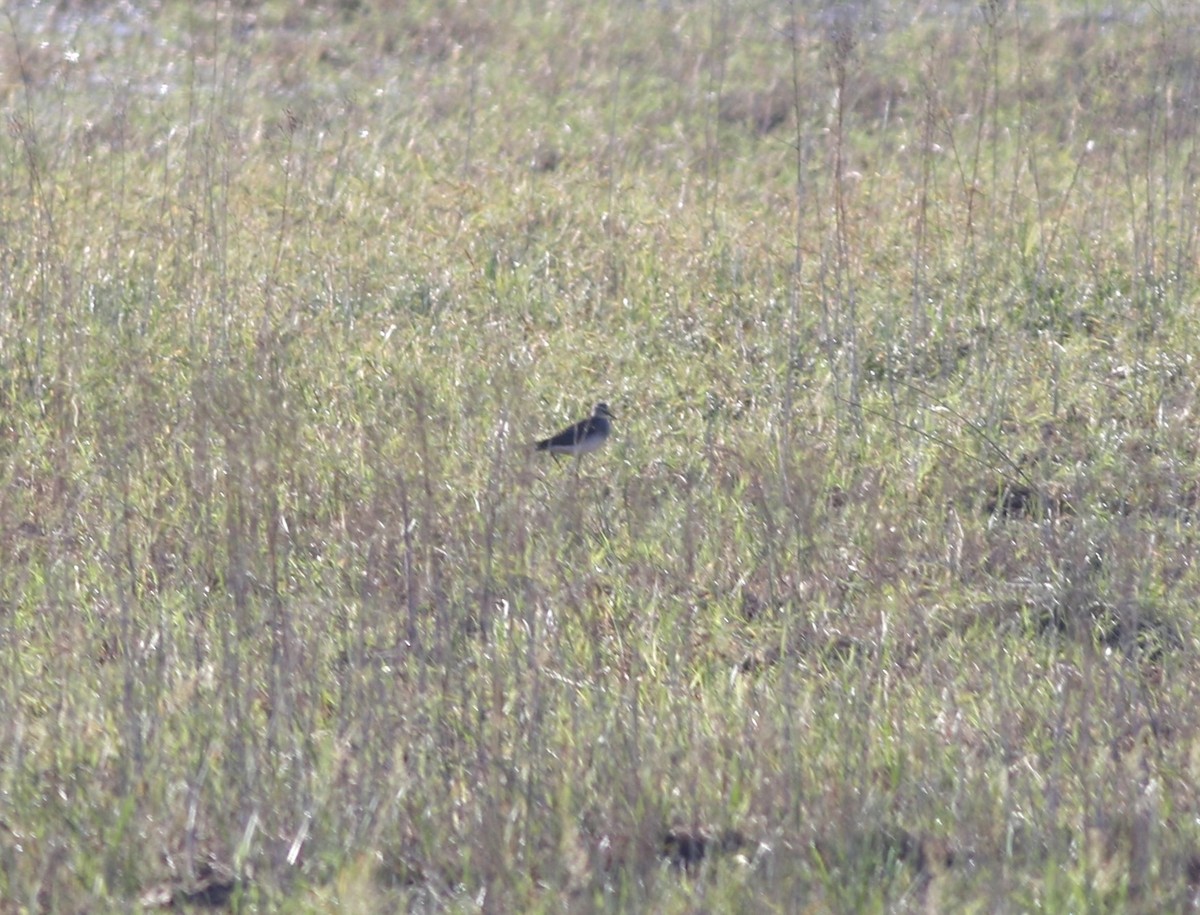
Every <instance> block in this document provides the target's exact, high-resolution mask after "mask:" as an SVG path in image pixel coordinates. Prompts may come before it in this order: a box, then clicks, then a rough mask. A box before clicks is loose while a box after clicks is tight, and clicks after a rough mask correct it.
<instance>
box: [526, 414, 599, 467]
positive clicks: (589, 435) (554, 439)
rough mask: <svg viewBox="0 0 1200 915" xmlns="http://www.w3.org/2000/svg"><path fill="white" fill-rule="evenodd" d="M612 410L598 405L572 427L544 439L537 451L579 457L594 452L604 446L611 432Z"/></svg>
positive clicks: (538, 444)
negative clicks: (590, 413) (585, 417)
mask: <svg viewBox="0 0 1200 915" xmlns="http://www.w3.org/2000/svg"><path fill="white" fill-rule="evenodd" d="M612 418H613V415H612V410H610V409H609V408H608V404H606V403H598V404H596V407H595V409H594V410H592V415H591V416H589V417H588V418H587V419H581V420H580V421H579V422H577V423H575V424H574V425H573V426H567V428H565V429H563V430H562V432H559V433H558V434H557V435H552V436H550V437H549V438H544V439H542V440H541V441H540V442H538V443H537V450H538V451H549V452H550V453H551V454H554V455H559V454H571V455H574V456H575V457H579V455H581V454H587V453H588V452H589V451H595V450H596V449H597V448H599V447H600V446H601V445H603V444H604V441H605V439H607V438H608V434H609V433H610V432H611V431H612V423H611V422H610V420H611V419H612Z"/></svg>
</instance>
